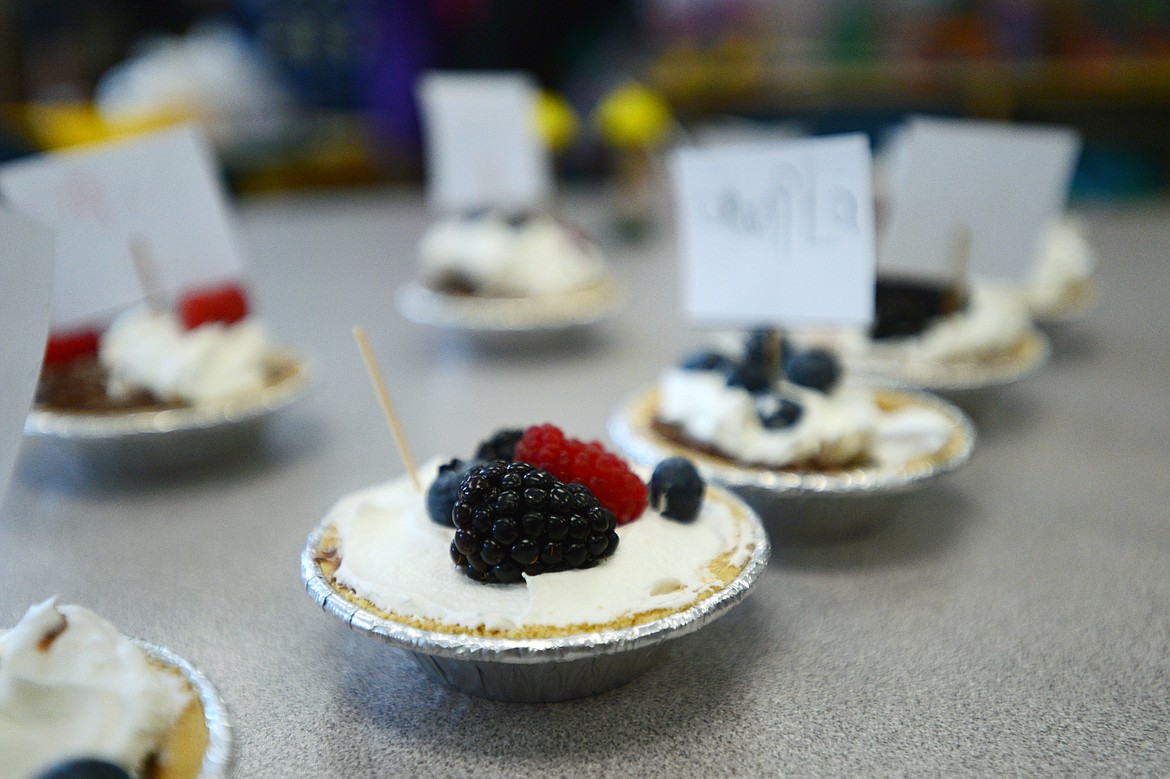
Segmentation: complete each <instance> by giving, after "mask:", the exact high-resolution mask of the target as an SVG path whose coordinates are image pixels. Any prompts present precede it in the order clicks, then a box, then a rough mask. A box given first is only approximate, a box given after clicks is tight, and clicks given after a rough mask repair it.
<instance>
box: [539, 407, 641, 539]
mask: <svg viewBox="0 0 1170 779" xmlns="http://www.w3.org/2000/svg"><path fill="white" fill-rule="evenodd" d="M516 459H517V460H522V461H524V462H526V463H531V464H532V465H535V466H536V467H537V468H543V469H545V470H546V471H548V472H549V473H551V474H552V475H553V476H556V477H557V478H558V479H560V480H561V481H565V482H576V483H578V484H583V485H585V486H586V487H588V488H589V491H590V492H592V493H593V494H594V495H596V496H597V499H598V500H599V501H601V505H602V506H605V507H606V508H607V509H609V510H610V511H612V512H613V514H614V516H615V517H617V521H618V524H619V525H624V524H625V523H627V522H630V521H633V520H635V519H637V518H638V517H639V516H640V515H641V514H642V511H643V510H644V509H645V508H646V496H647V489H646V485H645V484H643V483H642V480H641V479H639V478H638V477H637V475H636V474H634V472H633V471H631V470H630V468H629V466H627V465H626V464H625V462H623V461H622V460H621V459H620V458H619V457H618V456H617V455H615V454H611V453H610V452H607V451H606V450H605V448H604V447H602V445H601V444H599V443H598V442H597V441H590V442H589V443H585V442H584V441H578V440H577V439H576V438H566V437H565V434H564V433H563V432H562V431H561V430H560V428H558V427H556V426H555V425H534V426H533V427H530V428H528V429H527V430H525V431H524V436H523V437H522V438H521V439H520V442H519V443H518V444H516Z"/></svg>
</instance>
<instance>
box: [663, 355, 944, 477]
mask: <svg viewBox="0 0 1170 779" xmlns="http://www.w3.org/2000/svg"><path fill="white" fill-rule="evenodd" d="M777 390H778V392H779V394H781V395H783V396H784V397H787V398H789V399H791V400H794V401H796V402H797V403H798V404H800V406H801V409H802V411H801V414H800V417H799V418H798V419H797V421H796V422H795V423H794V424H792V425H790V426H788V427H781V428H774V429H773V428H768V427H765V425H764V424H763V422H762V421H761V420H760V414H759V411H760V408H759V404H760V402H761V401H760V398H759V397H757V396H755V395H753V394H752V393H750V392H748V391H747V390H745V389H744V388H742V387H733V386H728V384H727V380H726V377H725V376H724V375H723V374H722V373H721V372H718V371H696V370H683V369H671V370H669V371H667V372H666V373H664V374H663V375H662V377H661V379H660V380H659V383H658V407H657V411H656V415H657V417H658V419H659V420H660V421H662V422H666V423H667V424H671V425H676V426H678V427H679V428H681V429H682V431H683V432H685V433H686V435H687V436H688V437H689V438H690V439H691V440H693V441H697V442H699V443H702V444H706V445H708V446H711V447H713V448H715V449H717V450H719V451H720V452H721V453H723V454H724V455H726V456H729V457H733V458H735V459H737V460H739V461H741V462H743V463H746V464H752V465H765V466H774V467H784V466H788V465H798V464H805V463H808V462H810V461H815V462H816V463H817V464H818V465H819V466H821V467H831V466H833V465H835V464H841V465H844V464H847V463H850V462H854V461H857V460H859V459H862V460H865V461H868V462H872V463H875V464H878V465H893V466H897V465H903V464H905V463H908V462H910V461H911V460H914V459H917V458H919V457H925V456H928V455H931V454H933V453H935V452H937V451H939V450H940V449H941V448H942V447H943V446H944V445H945V444H946V442H947V440H948V439H949V438H950V436H951V433H952V430H953V427H954V426H953V424H952V423H951V422H950V420H949V419H947V417H946V416H944V415H943V414H942V413H940V412H938V411H936V410H934V409H931V408H923V407H917V406H912V407H906V408H901V409H896V410H893V411H886V410H883V409H882V408H881V407H880V406H879V405H878V404H877V402H876V400H875V397H874V392H873V390H872V389H870V388H868V387H862V386H851V385H849V384H842V385H841V386H839V387H836V388H834V389H833V390H832V391H831V392H829V393H827V394H825V393H820V392H816V391H814V390H810V389H806V388H804V387H799V386H797V385H794V384H791V383H790V382H781V383H780V384H779V385H778V387H777Z"/></svg>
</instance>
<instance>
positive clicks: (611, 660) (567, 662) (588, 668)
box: [301, 487, 771, 703]
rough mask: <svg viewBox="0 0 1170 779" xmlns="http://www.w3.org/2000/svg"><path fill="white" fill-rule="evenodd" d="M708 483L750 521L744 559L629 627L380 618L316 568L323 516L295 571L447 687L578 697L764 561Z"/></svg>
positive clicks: (624, 673) (725, 605)
mask: <svg viewBox="0 0 1170 779" xmlns="http://www.w3.org/2000/svg"><path fill="white" fill-rule="evenodd" d="M713 489H715V490H718V496H719V499H721V500H725V501H727V502H728V503H730V504H731V505H732V506H733V507H734V508H735V509H736V510H737V511H739V512H742V513H743V515H744V516H745V517H746V518H747V519H748V521H749V522H750V525H751V534H752V537H751V543H752V544H753V547H754V548H753V551H752V553H751V556H750V558H749V559H748V562H747V564H746V565H745V566H744V568H743V569H742V570H741V571H740V572H739V574H738V575H737V576H736V577H735V578H734V579H733V580H732V581H731V582H730V583H729V584H728V585H727V586H726V587H724V588H722V589H720V590H718V591H717V592H714V593H712V594H710V595H708V596H707V597H706V598H704V599H702V600H700V601H699V602H697V603H695V604H694V605H692V606H691V607H689V608H687V609H683V610H681V611H678V612H675V613H672V614H669V615H667V616H665V617H662V618H660V619H657V620H654V621H652V622H647V623H645V624H641V625H635V626H633V627H627V628H621V629H611V630H600V631H595V632H589V633H578V634H573V635H568V636H558V637H553V638H531V639H515V638H491V637H481V636H471V635H459V634H452V633H440V632H435V631H428V630H421V629H419V628H416V627H413V626H411V625H406V624H403V623H401V622H395V621H393V620H387V619H383V618H382V617H380V616H379V615H377V614H375V613H373V612H371V611H369V610H367V609H365V608H363V607H361V606H359V605H357V604H355V603H354V602H353V601H351V600H349V599H348V598H346V596H345V595H344V594H343V593H342V592H341V591H339V590H338V588H337V586H336V585H335V584H334V583H333V582H332V581H331V580H330V578H329V577H328V576H327V575H326V574H325V573H323V572H322V570H321V568H320V565H319V564H318V562H317V559H318V557H319V554H320V545H321V541H322V538H323V536H324V535H325V533H326V532H327V530H328V529H329V526H328V522H323V523H322V524H321V525H319V526H318V527H317V528H316V529H315V530H314V531H313V532H312V533H311V534H310V535H309V537H308V541H307V542H306V544H305V549H304V551H303V552H302V554H301V576H302V578H303V579H304V581H305V587H306V589H307V591H308V593H309V595H310V597H312V598H313V600H314V601H315V602H316V603H317V604H318V605H320V606H321V607H322V609H324V610H325V611H326V612H327V613H329V614H332V615H333V616H335V617H337V618H338V619H340V620H341V621H342V622H344V623H345V624H346V625H348V626H349V627H350V629H352V630H355V631H357V632H358V633H363V634H365V635H367V636H370V637H371V638H375V639H378V640H379V641H383V642H385V643H387V644H390V645H391V646H395V647H398V648H400V649H404V650H406V651H407V653H408V654H409V655H410V656H411V657H412V658H413V659H414V661H415V662H416V663H417V664H418V665H419V667H420V668H422V670H423V671H424V672H425V673H426V674H427V675H429V676H430V677H432V678H433V679H435V680H436V681H438V682H440V683H442V684H444V685H446V686H448V687H451V688H453V689H455V690H460V691H462V692H466V693H469V694H471V695H477V696H480V697H484V698H492V699H495V700H501V701H512V702H525V703H547V702H553V701H563V700H572V699H575V698H584V697H587V696H590V695H597V694H599V693H602V692H605V691H607V690H611V689H614V688H616V687H619V686H621V685H623V684H625V683H627V682H629V681H631V680H632V679H634V678H635V677H637V676H639V675H640V674H642V673H644V672H645V671H647V670H649V669H650V668H651V667H652V666H653V665H655V664H656V662H657V661H658V660H659V659H660V657H661V655H662V654H663V652H664V651H665V648H666V642H667V641H669V640H671V639H676V638H681V637H682V636H685V635H688V634H690V633H693V632H695V631H696V630H699V629H700V628H702V627H704V626H705V625H707V624H709V623H711V622H713V621H715V620H716V619H718V618H719V617H721V616H722V615H723V614H725V613H726V612H727V611H728V609H730V608H732V607H733V606H735V605H736V604H738V603H739V602H740V601H741V600H743V598H744V597H745V596H746V595H747V594H748V591H749V590H750V589H751V587H752V585H753V584H754V583H755V581H756V579H757V578H758V577H759V575H760V574H761V573H762V572H763V571H764V568H765V567H767V564H768V557H769V555H770V553H771V547H770V545H769V543H768V536H767V534H766V533H765V531H764V527H763V524H762V523H761V522H760V519H759V517H758V516H757V515H756V513H755V512H754V511H753V510H752V509H751V508H750V507H749V506H748V505H747V504H745V503H744V502H742V501H741V500H740V499H739V498H737V497H735V496H734V495H732V494H731V493H729V492H727V491H725V490H721V489H719V488H718V487H715V488H713Z"/></svg>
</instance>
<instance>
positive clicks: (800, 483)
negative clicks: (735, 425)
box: [608, 387, 976, 497]
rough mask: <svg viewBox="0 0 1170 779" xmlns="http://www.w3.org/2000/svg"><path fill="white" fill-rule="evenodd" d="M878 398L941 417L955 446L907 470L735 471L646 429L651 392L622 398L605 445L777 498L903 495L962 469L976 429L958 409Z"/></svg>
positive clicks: (644, 461)
mask: <svg viewBox="0 0 1170 779" xmlns="http://www.w3.org/2000/svg"><path fill="white" fill-rule="evenodd" d="M881 390H882V391H883V392H889V393H895V394H898V395H902V396H907V397H910V398H913V399H914V401H915V402H916V403H920V404H924V405H929V406H930V407H931V408H933V409H935V410H936V411H939V412H941V413H942V414H944V415H945V416H946V417H947V418H948V419H949V420H951V422H952V423H953V424H954V425H955V429H956V433H955V435H958V436H959V437H960V441H959V445H958V446H957V447H955V449H954V451H953V452H952V454H951V456H949V457H948V458H947V459H945V460H943V461H941V462H928V463H920V464H917V465H915V466H914V467H912V468H894V467H889V466H870V467H862V468H850V469H846V470H843V471H841V472H838V473H814V472H804V471H782V470H781V471H776V470H769V469H766V468H755V467H749V466H744V465H737V464H735V463H732V462H728V461H726V460H723V459H721V458H715V457H711V456H709V455H704V454H702V453H697V452H694V451H693V450H690V449H689V448H688V447H685V446H683V445H681V444H678V443H676V442H674V441H670V440H667V439H665V438H663V437H662V436H660V435H658V434H657V433H656V432H654V430H653V429H652V428H651V427H650V426H649V422H650V421H651V419H650V418H651V417H652V412H650V411H648V404H650V403H651V401H652V398H653V396H654V393H655V392H656V389H655V388H654V387H650V388H648V389H644V390H642V391H641V392H638V393H636V394H634V395H632V396H630V397H629V398H627V399H626V400H625V401H624V402H623V403H622V404H621V405H620V406H619V407H618V410H617V411H616V412H615V413H614V414H613V415H612V416H610V418H609V423H608V433H609V437H610V439H611V440H612V441H613V442H614V443H615V444H616V445H617V447H618V449H620V450H621V451H622V453H624V454H625V455H626V456H627V457H629V458H630V459H631V460H633V461H634V462H636V463H639V464H641V465H644V466H653V465H654V464H655V463H657V462H660V461H661V460H664V459H666V458H667V457H672V456H676V455H683V456H687V457H689V458H690V459H692V460H694V462H695V464H696V465H697V466H698V467H699V470H700V471H701V472H703V474H704V475H705V476H707V477H708V478H710V479H712V480H714V481H717V482H719V483H720V484H722V485H724V486H725V487H730V488H732V489H745V488H746V489H759V490H764V491H767V492H771V493H774V494H778V495H790V496H802V495H832V496H847V495H848V496H858V497H861V496H866V495H874V494H891V493H895V492H902V491H907V490H910V489H914V488H916V487H918V486H921V485H922V484H924V483H925V482H927V481H929V480H931V479H934V478H937V477H938V476H941V475H943V474H945V473H949V472H951V471H953V470H955V469H956V468H958V467H960V466H961V465H963V464H964V463H966V462H967V461H968V460H969V459H970V458H971V453H972V452H973V451H974V448H975V440H976V434H975V426H974V424H972V422H971V419H970V417H968V416H967V414H966V413H964V412H963V411H962V409H960V408H959V407H958V406H956V405H954V404H953V403H949V402H947V401H945V400H943V399H942V398H939V397H937V396H935V395H932V394H930V393H928V392H922V391H919V390H913V389H902V388H891V387H882V388H881Z"/></svg>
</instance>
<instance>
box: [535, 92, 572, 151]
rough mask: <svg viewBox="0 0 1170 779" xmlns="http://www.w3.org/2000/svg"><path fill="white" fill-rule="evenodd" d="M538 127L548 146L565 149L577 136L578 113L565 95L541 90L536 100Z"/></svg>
mask: <svg viewBox="0 0 1170 779" xmlns="http://www.w3.org/2000/svg"><path fill="white" fill-rule="evenodd" d="M536 129H537V132H539V133H540V137H541V138H543V139H544V142H545V144H546V145H547V146H548V148H550V149H552V150H553V151H554V152H556V151H563V150H565V149H566V148H568V146H569V144H570V143H572V142H573V139H575V138H576V137H577V130H578V122H577V114H575V113H574V112H573V107H572V106H570V105H569V103H568V101H566V100H565V99H564V98H563V97H561V96H560V95H558V94H556V93H555V92H549V91H548V90H547V89H546V90H541V92H540V96H539V97H538V98H537V101H536Z"/></svg>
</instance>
